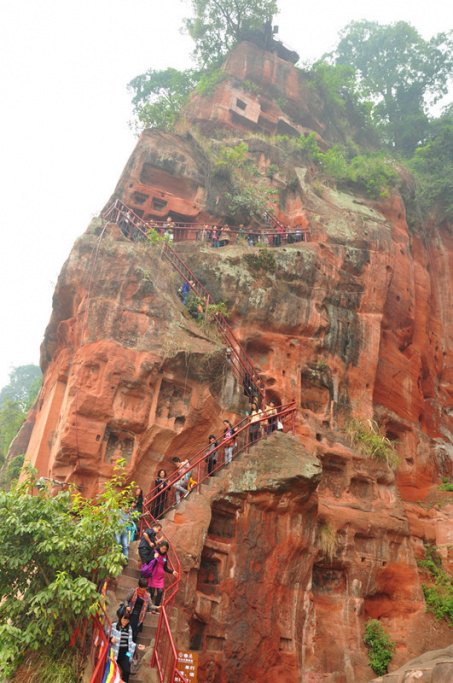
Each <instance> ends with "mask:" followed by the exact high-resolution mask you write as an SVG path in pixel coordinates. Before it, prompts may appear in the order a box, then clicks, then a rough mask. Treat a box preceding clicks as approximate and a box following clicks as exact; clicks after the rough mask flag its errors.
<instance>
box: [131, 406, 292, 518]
mask: <svg viewBox="0 0 453 683" xmlns="http://www.w3.org/2000/svg"><path fill="white" fill-rule="evenodd" d="M295 415H296V403H295V401H291V403H288V404H287V405H285V406H281V407H280V408H278V409H276V413H275V414H274V415H271V416H269V415H267V414H266V411H263V415H262V416H261V417H260V419H259V420H258V422H259V424H260V431H259V432H258V437H257V438H256V439H255V438H254V439H253V440H251V438H250V425H251V422H250V417H245V418H244V419H243V420H241V421H240V422H239V423H238V424H236V425H235V434H234V437H233V442H234V443H235V444H236V445H235V446H234V448H233V459H234V458H236V457H237V456H238V455H239V454H240V453H243V452H244V451H246V452H248V449H249V448H250V447H251V446H252V445H253V444H254V443H256V442H258V441H260V440H261V439H263V438H266V437H267V436H269V435H270V434H271V433H272V432H273V431H275V430H276V425H277V422H278V421H279V422H281V423H282V425H283V427H284V429H286V431H294V426H295V425H294V420H295ZM270 420H272V422H271V423H270V422H269V421H270ZM219 441H220V442H219V443H218V445H217V446H216V447H215V448H213V449H212V450H210V451H208V447H207V446H203V448H200V450H198V451H197V452H196V453H195V454H194V455H193V456H192V457H191V458H188V460H189V465H188V466H187V468H186V469H185V471H184V472H179V471H176V472H174V473H173V474H172V475H171V476H170V477H169V478H168V486H167V487H166V489H164V491H163V494H162V490H161V489H159V488H158V487H156V488H154V489H152V490H151V491H150V492H149V494H148V495H147V496H146V498H145V502H144V506H143V508H144V510H146V512H147V513H148V514H150V515H151V516H152V517H153V518H154V516H155V514H156V512H157V511H158V512H159V514H158V516H159V517H161V516H162V515H164V514H165V513H166V512H168V510H170V509H171V508H173V507H174V506H175V499H176V497H175V484H177V482H179V481H180V480H181V479H184V478H186V475H187V472H188V471H190V472H191V474H192V479H194V481H195V482H196V484H195V485H194V486H193V488H192V489H191V491H190V493H192V492H194V491H195V490H197V489H198V490H200V484H202V483H203V482H204V481H206V479H208V477H209V476H210V475H211V474H215V472H217V471H218V470H220V469H222V467H224V466H225V465H226V464H228V463H227V462H226V461H225V458H223V461H222V457H221V456H222V452H223V451H224V449H225V446H227V447H228V444H229V443H230V442H231V441H232V440H231V439H223V437H222V438H221V439H220V440H219ZM213 456H214V457H215V459H216V461H217V462H216V464H215V465H214V466H213V467H212V469H211V472H210V473H209V472H208V465H207V462H208V458H209V457H211V459H213Z"/></svg>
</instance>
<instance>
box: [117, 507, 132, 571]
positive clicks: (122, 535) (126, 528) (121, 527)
mask: <svg viewBox="0 0 453 683" xmlns="http://www.w3.org/2000/svg"><path fill="white" fill-rule="evenodd" d="M118 522H119V523H118V531H117V532H116V533H115V540H116V542H117V543H118V544H119V545H120V546H121V549H122V551H123V555H124V557H125V558H126V560H127V559H128V558H129V541H130V532H131V527H132V524H133V522H132V519H131V513H130V511H129V510H121V513H120V518H119V520H118ZM134 528H135V527H134Z"/></svg>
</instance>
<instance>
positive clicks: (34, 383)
mask: <svg viewBox="0 0 453 683" xmlns="http://www.w3.org/2000/svg"><path fill="white" fill-rule="evenodd" d="M41 377H42V373H41V370H40V369H39V367H38V366H37V365H19V366H18V367H16V368H13V369H12V370H11V372H10V373H9V382H8V384H6V385H5V386H4V387H3V388H2V389H1V390H0V407H1V406H2V405H3V404H4V403H5V402H6V401H7V400H10V401H14V402H15V403H17V404H18V406H19V408H22V409H23V410H25V409H27V408H28V407H29V405H30V397H31V396H32V397H33V400H34V398H35V396H36V394H37V389H39V387H40V385H41Z"/></svg>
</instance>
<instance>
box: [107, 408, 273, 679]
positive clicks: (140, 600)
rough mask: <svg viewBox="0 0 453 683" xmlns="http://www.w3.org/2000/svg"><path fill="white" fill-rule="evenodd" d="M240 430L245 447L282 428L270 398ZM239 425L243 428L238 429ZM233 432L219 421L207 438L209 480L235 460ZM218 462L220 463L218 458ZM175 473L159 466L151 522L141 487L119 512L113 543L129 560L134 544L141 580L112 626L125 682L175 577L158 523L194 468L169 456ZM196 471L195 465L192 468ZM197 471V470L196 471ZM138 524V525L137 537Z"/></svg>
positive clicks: (191, 484) (184, 491)
mask: <svg viewBox="0 0 453 683" xmlns="http://www.w3.org/2000/svg"><path fill="white" fill-rule="evenodd" d="M246 417H247V418H248V420H246V421H245V422H244V424H245V428H244V429H241V431H242V432H246V433H247V443H248V444H254V443H255V442H256V441H258V440H259V438H260V437H261V436H264V435H269V434H271V433H272V432H273V431H276V430H283V424H282V423H281V422H280V420H279V419H278V409H277V406H276V404H275V402H274V401H272V400H269V401H268V402H267V403H266V404H265V405H263V407H260V402H259V401H258V400H257V401H256V402H254V403H251V404H250V407H249V410H248V411H247V415H246ZM243 426H244V425H243ZM237 437H238V431H237V429H236V427H235V426H234V425H233V424H232V423H231V421H230V420H229V419H224V420H223V432H222V436H221V437H220V438H219V439H218V438H217V437H216V435H215V434H210V435H209V437H208V443H207V446H206V449H205V454H204V458H203V460H204V462H205V467H206V474H207V476H214V474H215V472H216V470H217V469H220V467H222V466H223V465H229V464H230V463H231V462H232V461H233V458H234V451H235V449H236V448H237V446H238V443H237ZM222 452H223V462H220V461H219V457H221V456H222ZM172 463H173V465H174V468H175V469H174V472H173V474H172V475H171V477H169V476H168V475H167V471H166V470H165V469H164V468H162V467H161V468H159V470H158V471H157V475H156V478H155V480H154V488H153V489H152V490H151V492H150V494H149V496H151V501H150V503H151V515H152V517H151V519H152V521H151V522H149V519H150V516H149V515H147V514H146V510H144V503H145V497H144V494H143V490H142V488H141V487H137V488H136V489H135V491H134V498H133V501H132V504H131V505H130V507H129V508H128V509H127V510H124V511H123V512H122V513H121V518H120V528H119V531H118V533H117V535H116V540H117V542H118V543H119V545H121V548H122V552H123V554H124V556H125V558H126V560H128V558H129V545H130V542H131V541H132V540H139V543H138V555H139V558H140V579H139V580H138V584H137V586H136V587H135V588H134V589H133V590H132V591H130V592H129V593H128V595H127V596H126V598H125V600H124V601H123V602H122V603H121V604H120V605H119V608H118V610H117V619H116V621H115V622H114V623H113V625H112V631H111V645H112V651H113V657H114V659H115V661H116V662H117V664H118V666H119V667H120V670H121V674H122V680H123V681H124V682H125V683H128V681H129V676H130V673H131V664H132V661H133V658H134V656H135V654H136V651H137V650H141V649H144V646H143V645H141V644H138V643H137V639H138V637H139V634H140V632H141V630H142V628H143V623H144V620H145V617H146V614H147V612H152V613H154V614H158V613H159V611H160V609H161V606H162V600H163V595H164V590H165V576H166V575H172V576H174V577H177V576H178V573H177V571H176V569H175V568H174V567H172V565H171V563H170V561H169V559H168V551H169V547H170V544H169V542H168V541H167V540H166V539H165V538H164V537H163V534H162V524H161V522H160V521H159V519H160V518H161V517H162V516H163V515H164V514H165V512H167V511H168V509H169V507H172V506H171V505H170V506H169V495H170V492H174V500H175V502H174V506H177V505H179V504H180V502H181V500H182V499H183V498H185V497H187V496H188V495H189V493H190V491H191V490H192V489H193V488H195V487H196V486H197V482H196V481H195V479H194V477H193V471H192V470H193V466H192V465H191V463H190V461H189V460H188V459H187V458H181V457H179V456H174V457H173V458H172ZM197 468H199V463H198V465H197ZM198 471H200V470H199V469H198ZM140 523H141V526H142V529H141V533H140V532H139V530H140Z"/></svg>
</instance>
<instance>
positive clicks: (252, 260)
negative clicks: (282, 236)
mask: <svg viewBox="0 0 453 683" xmlns="http://www.w3.org/2000/svg"><path fill="white" fill-rule="evenodd" d="M244 259H245V261H246V263H247V266H248V267H249V269H250V270H252V271H255V272H259V271H264V272H266V273H275V270H276V268H277V263H276V261H275V256H274V254H273V253H272V252H271V251H269V250H268V249H261V250H260V251H259V252H258V253H257V254H246V255H245V256H244Z"/></svg>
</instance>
